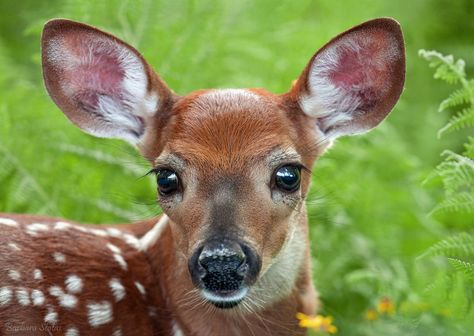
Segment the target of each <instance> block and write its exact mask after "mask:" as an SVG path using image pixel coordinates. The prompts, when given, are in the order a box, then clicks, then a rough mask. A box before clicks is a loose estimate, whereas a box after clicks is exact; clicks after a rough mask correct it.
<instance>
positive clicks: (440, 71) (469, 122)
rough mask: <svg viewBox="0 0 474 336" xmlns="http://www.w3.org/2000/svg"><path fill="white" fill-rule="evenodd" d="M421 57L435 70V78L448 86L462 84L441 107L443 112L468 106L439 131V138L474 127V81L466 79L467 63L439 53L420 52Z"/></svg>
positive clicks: (440, 109)
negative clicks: (444, 134) (448, 133)
mask: <svg viewBox="0 0 474 336" xmlns="http://www.w3.org/2000/svg"><path fill="white" fill-rule="evenodd" d="M419 55H420V56H421V57H423V58H424V59H426V60H427V61H429V65H430V67H432V68H435V69H436V70H435V74H434V78H437V79H441V80H443V81H445V82H447V83H448V84H461V88H460V89H458V90H456V91H454V92H453V93H451V95H450V96H449V97H448V98H446V99H445V100H443V101H442V102H441V104H440V106H439V109H438V110H439V111H440V112H442V111H444V110H446V109H448V108H455V107H459V106H461V107H462V106H466V107H465V108H462V109H461V110H460V111H458V112H457V113H456V114H455V115H454V116H453V117H452V118H451V119H450V120H449V122H448V123H447V124H446V125H445V126H444V127H443V128H441V129H440V130H439V131H438V136H441V135H443V133H447V132H452V131H456V130H460V129H462V128H466V127H473V126H474V79H471V80H468V79H467V78H466V72H465V70H464V68H465V62H464V60H462V59H458V60H457V61H455V60H454V57H453V56H452V55H448V56H444V55H442V54H441V53H439V52H437V51H426V50H420V51H419Z"/></svg>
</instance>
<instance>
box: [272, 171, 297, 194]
mask: <svg viewBox="0 0 474 336" xmlns="http://www.w3.org/2000/svg"><path fill="white" fill-rule="evenodd" d="M300 182H301V168H300V167H299V166H295V165H285V166H282V167H280V168H278V169H277V170H276V172H275V185H276V186H277V188H279V189H281V190H283V191H286V192H294V191H296V190H298V188H299V187H300Z"/></svg>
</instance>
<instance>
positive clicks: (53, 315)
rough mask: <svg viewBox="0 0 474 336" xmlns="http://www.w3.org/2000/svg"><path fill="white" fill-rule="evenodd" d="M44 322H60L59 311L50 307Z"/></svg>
mask: <svg viewBox="0 0 474 336" xmlns="http://www.w3.org/2000/svg"><path fill="white" fill-rule="evenodd" d="M44 322H46V323H49V324H56V323H58V313H57V312H56V311H54V309H53V308H52V307H48V312H47V313H46V316H45V317H44Z"/></svg>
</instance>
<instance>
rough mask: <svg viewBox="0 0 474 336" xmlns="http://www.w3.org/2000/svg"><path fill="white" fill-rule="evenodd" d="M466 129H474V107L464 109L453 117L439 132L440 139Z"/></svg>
mask: <svg viewBox="0 0 474 336" xmlns="http://www.w3.org/2000/svg"><path fill="white" fill-rule="evenodd" d="M466 127H474V106H471V107H469V108H466V109H463V110H461V111H460V112H459V113H458V114H456V115H455V116H453V117H451V119H450V120H449V121H448V123H447V124H446V125H445V126H444V127H443V128H441V129H440V130H439V131H438V138H440V137H441V136H442V135H443V134H444V133H448V132H452V131H457V130H460V129H463V128H466Z"/></svg>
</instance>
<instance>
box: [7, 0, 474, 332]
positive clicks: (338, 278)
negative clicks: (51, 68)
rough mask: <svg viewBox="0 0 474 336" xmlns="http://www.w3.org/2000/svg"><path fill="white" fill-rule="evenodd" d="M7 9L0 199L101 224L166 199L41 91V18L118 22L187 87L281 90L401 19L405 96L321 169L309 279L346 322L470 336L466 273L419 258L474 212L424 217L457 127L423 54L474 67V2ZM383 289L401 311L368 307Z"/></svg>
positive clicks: (111, 2)
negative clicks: (328, 50) (359, 29)
mask: <svg viewBox="0 0 474 336" xmlns="http://www.w3.org/2000/svg"><path fill="white" fill-rule="evenodd" d="M0 13H1V14H0V18H1V20H0V190H1V191H2V192H1V193H0V210H1V211H6V212H27V213H41V214H48V215H52V216H62V217H66V218H70V219H74V220H78V221H84V222H92V223H106V222H116V221H129V220H134V219H140V218H146V217H149V216H152V215H154V214H156V213H158V212H159V211H160V210H159V209H158V208H157V206H156V205H154V204H155V202H154V198H155V190H154V184H153V182H152V181H151V180H150V178H149V177H141V176H143V175H144V174H145V173H146V172H147V169H148V167H147V165H146V163H144V161H143V160H142V159H140V158H139V157H138V155H137V154H136V153H135V152H134V150H133V149H131V148H130V147H128V146H127V145H125V144H123V143H121V142H118V141H112V140H100V139H95V138H92V137H89V136H87V135H84V134H83V133H81V132H80V131H79V130H77V129H76V128H75V127H73V126H72V125H71V124H70V123H69V122H68V121H67V120H66V119H65V117H64V116H63V115H62V113H60V112H59V110H58V109H57V108H56V107H55V106H54V104H53V103H52V102H51V101H50V99H49V98H48V97H47V94H46V91H45V89H44V87H43V84H42V82H41V69H40V62H39V37H40V33H41V29H42V26H43V24H44V22H45V21H46V20H48V19H50V18H53V17H66V18H70V19H75V20H79V21H84V22H87V23H90V24H93V25H97V26H99V27H101V28H103V29H105V30H107V31H110V32H112V33H114V34H116V35H117V36H119V37H121V38H123V39H125V40H126V41H128V42H130V43H131V44H133V45H134V46H135V47H137V48H138V49H139V50H140V51H141V52H142V53H143V54H144V56H145V57H146V58H147V59H148V60H149V62H150V63H151V64H152V65H153V66H154V67H155V69H156V70H157V71H158V73H160V75H161V76H162V78H163V79H164V80H165V81H166V82H167V83H168V84H169V85H170V87H171V88H173V89H174V90H175V91H176V92H177V93H179V94H185V93H188V92H190V91H192V90H195V89H199V88H207V87H265V88H267V89H269V90H271V91H274V92H284V91H285V90H287V89H288V88H289V86H290V83H291V81H292V80H293V79H295V78H296V77H297V76H298V75H299V73H300V71H301V70H302V69H303V67H304V66H305V65H306V62H307V61H308V60H309V58H310V57H311V56H312V54H313V53H314V52H315V51H316V50H317V49H318V47H320V46H321V45H322V44H324V43H325V42H326V41H327V40H329V39H330V38H332V37H333V36H335V35H336V34H338V33H340V32H341V31H343V30H345V29H347V28H349V27H351V26H352V25H355V24H358V23H360V22H362V21H364V20H367V19H370V18H373V17H377V16H392V17H395V18H396V19H397V20H399V21H400V23H401V24H402V27H403V30H404V33H405V38H406V43H407V82H406V88H405V91H404V93H403V95H402V98H401V100H400V102H399V103H398V105H397V107H396V108H395V110H394V111H393V113H392V114H391V116H390V117H389V118H388V120H387V121H386V122H385V123H383V125H382V126H381V127H379V128H378V129H377V130H375V131H373V132H372V133H370V134H369V135H366V136H363V137H355V138H344V139H342V140H340V141H339V142H338V144H337V145H336V146H335V147H334V148H333V149H331V151H330V152H329V153H328V154H327V155H326V156H325V157H323V158H322V159H321V160H320V161H319V162H318V163H317V165H316V167H315V169H314V182H313V188H312V192H311V194H310V197H309V199H308V208H309V211H310V223H311V229H312V231H311V235H312V242H313V249H314V276H315V282H316V285H317V287H318V289H319V291H320V293H321V297H322V301H323V304H324V308H323V309H324V313H325V314H330V315H333V316H334V317H335V324H336V325H337V326H338V328H339V334H340V335H472V330H474V325H473V322H472V321H473V314H472V312H471V311H470V310H469V309H468V301H467V300H466V299H465V296H466V294H465V293H464V292H463V291H462V290H461V289H460V288H461V286H457V287H455V288H453V289H452V290H449V291H447V290H446V289H445V288H444V287H443V286H441V285H439V284H440V283H442V280H443V279H442V277H443V276H442V272H439V269H440V268H441V267H442V266H443V265H440V264H439V261H438V260H436V259H433V260H428V261H423V262H421V261H416V257H417V256H418V255H420V254H421V253H422V252H423V251H424V250H425V249H426V248H427V247H428V246H430V245H432V244H433V243H435V242H436V241H438V240H439V239H441V238H443V237H444V236H446V235H447V234H448V233H453V232H457V231H459V230H466V229H469V228H470V227H471V226H472V225H471V224H472V218H469V217H467V216H465V215H462V214H456V215H449V216H448V215H439V216H438V217H430V216H428V215H427V214H428V213H429V212H430V211H431V210H432V209H433V207H434V206H435V205H436V202H437V201H438V200H439V199H440V198H441V195H442V190H441V188H439V186H438V185H429V186H422V184H421V182H422V181H423V180H424V179H425V178H426V176H427V175H428V174H429V173H430V172H431V171H432V169H433V168H434V167H435V165H436V164H437V163H438V162H439V161H440V157H439V153H440V152H441V151H442V150H443V149H444V148H448V147H449V148H451V149H454V150H456V149H459V148H460V146H461V144H462V141H461V139H462V138H463V135H462V134H460V135H457V136H450V137H446V139H443V140H442V141H440V140H439V139H437V138H436V132H437V130H438V129H439V128H441V127H442V126H443V125H444V124H445V122H446V119H447V117H448V116H447V115H444V114H438V113H436V110H437V106H438V104H439V102H440V100H441V97H444V96H446V94H447V92H448V90H449V89H448V88H446V87H443V86H441V85H440V84H438V83H435V82H434V81H433V80H432V74H431V72H430V70H429V69H428V67H427V66H426V64H425V63H424V62H423V61H422V60H420V59H419V58H418V57H417V56H416V55H417V51H418V49H420V48H424V49H437V50H440V51H441V52H443V53H455V54H456V56H457V57H461V58H464V59H465V60H466V61H467V64H468V66H471V68H467V71H468V73H471V74H472V70H473V69H472V66H473V65H474V44H472V36H474V21H473V20H472V17H473V14H474V5H473V3H472V1H469V0H464V1H455V2H454V1H445V0H421V1H408V0H402V1H397V2H389V1H376V0H362V1H329V0H319V1H309V0H303V1H279V2H276V1H270V0H263V1H234V2H230V1H207V0H206V1H204V0H203V1H184V0H180V1H152V0H148V1H146V0H142V1H118V0H106V1H95V2H94V1H70V0H69V1H59V0H50V1H34V0H24V1H21V2H20V1H15V2H14V1H7V0H1V1H0ZM384 296H387V297H389V298H390V299H391V300H393V302H394V303H395V304H396V306H397V312H396V314H395V315H394V316H384V317H382V318H379V319H377V320H376V321H372V322H370V321H366V320H365V319H364V315H365V313H366V311H367V310H368V309H370V308H371V307H375V306H376V305H377V302H378V300H379V299H380V298H381V297H384ZM407 307H408V308H407ZM420 307H423V308H420Z"/></svg>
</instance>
